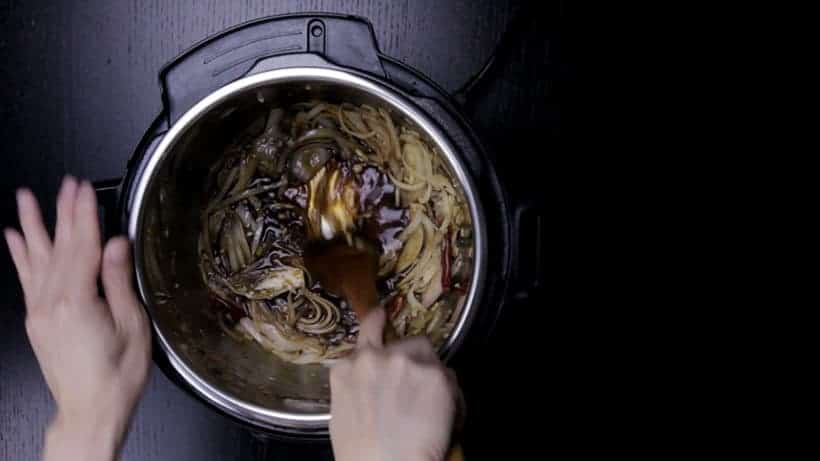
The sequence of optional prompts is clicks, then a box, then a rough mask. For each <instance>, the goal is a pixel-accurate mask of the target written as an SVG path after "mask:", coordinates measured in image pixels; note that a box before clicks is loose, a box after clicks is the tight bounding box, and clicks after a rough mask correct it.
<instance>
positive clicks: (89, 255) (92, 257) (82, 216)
mask: <svg viewBox="0 0 820 461" xmlns="http://www.w3.org/2000/svg"><path fill="white" fill-rule="evenodd" d="M73 219H74V231H73V232H74V235H73V236H72V242H73V246H74V251H73V254H74V259H75V260H76V262H75V264H76V267H75V270H74V274H75V277H76V278H75V281H76V285H75V286H76V287H77V289H78V290H83V291H84V292H89V291H94V292H95V293H96V288H97V275H98V274H99V271H100V254H101V252H102V250H101V249H100V223H99V217H98V216H97V196H96V194H95V193H94V189H93V188H92V187H91V183H89V182H88V181H83V182H82V184H81V185H80V186H79V190H78V191H77V200H76V203H75V205H74V218H73Z"/></svg>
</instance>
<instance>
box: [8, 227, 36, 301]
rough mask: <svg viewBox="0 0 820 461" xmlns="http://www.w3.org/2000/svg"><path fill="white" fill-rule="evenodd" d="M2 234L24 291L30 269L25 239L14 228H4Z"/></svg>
mask: <svg viewBox="0 0 820 461" xmlns="http://www.w3.org/2000/svg"><path fill="white" fill-rule="evenodd" d="M3 234H4V235H5V237H6V244H7V245H8V247H9V253H11V260H12V261H13V262H14V267H15V268H17V276H18V277H20V284H21V285H23V290H24V291H25V286H26V283H27V281H28V278H29V271H30V268H29V261H28V249H26V241H25V240H23V236H22V235H20V233H19V232H17V231H16V230H14V229H6V230H5V231H3Z"/></svg>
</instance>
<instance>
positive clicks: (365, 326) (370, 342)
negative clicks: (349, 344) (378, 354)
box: [358, 308, 387, 348]
mask: <svg viewBox="0 0 820 461" xmlns="http://www.w3.org/2000/svg"><path fill="white" fill-rule="evenodd" d="M386 320H387V313H386V312H385V310H384V309H381V308H379V309H373V310H372V311H370V313H369V314H367V316H365V318H364V319H363V320H362V321H361V325H360V326H359V340H358V345H359V347H362V346H372V347H377V348H381V347H384V340H383V337H384V322H385V321H386Z"/></svg>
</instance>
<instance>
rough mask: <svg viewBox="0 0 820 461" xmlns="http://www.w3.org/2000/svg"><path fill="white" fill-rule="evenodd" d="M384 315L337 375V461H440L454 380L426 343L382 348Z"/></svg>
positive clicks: (366, 327)
mask: <svg viewBox="0 0 820 461" xmlns="http://www.w3.org/2000/svg"><path fill="white" fill-rule="evenodd" d="M385 317H386V314H385V311H384V309H374V310H373V311H372V312H371V313H370V314H369V315H368V316H367V317H366V318H365V319H364V321H363V322H362V325H361V327H360V329H359V348H358V350H357V352H356V353H355V355H353V357H352V358H350V359H346V360H342V361H340V362H339V363H337V364H336V365H334V366H333V368H332V369H331V370H330V390H331V402H330V412H331V420H330V438H331V441H332V444H333V452H334V455H335V457H336V460H337V461H351V460H357V461H358V460H361V461H376V460H378V461H383V460H388V459H389V460H399V461H402V460H408V461H410V460H412V461H440V460H443V459H444V456H445V454H446V453H447V449H448V447H449V443H450V436H451V431H452V426H453V422H454V418H455V413H456V402H457V400H456V398H457V396H459V395H460V394H459V393H458V392H457V386H456V385H455V378H454V377H453V376H454V375H453V374H452V372H450V370H448V369H446V368H444V366H443V365H442V364H441V362H440V361H439V359H438V357H437V355H436V353H435V351H434V350H433V348H432V346H431V345H430V341H429V340H428V339H427V338H424V337H416V338H410V339H405V340H402V341H399V342H395V343H392V344H389V345H387V346H386V347H385V346H384V345H383V344H382V333H383V329H384V325H385Z"/></svg>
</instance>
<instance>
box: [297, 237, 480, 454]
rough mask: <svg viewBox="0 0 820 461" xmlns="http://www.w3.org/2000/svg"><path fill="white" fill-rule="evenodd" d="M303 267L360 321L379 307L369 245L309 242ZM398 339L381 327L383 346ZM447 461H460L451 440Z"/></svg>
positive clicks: (374, 257) (458, 447)
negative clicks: (340, 299)
mask: <svg viewBox="0 0 820 461" xmlns="http://www.w3.org/2000/svg"><path fill="white" fill-rule="evenodd" d="M304 259H305V267H306V268H307V270H308V272H310V275H311V276H313V277H314V278H315V279H317V280H318V281H319V283H321V284H322V286H323V287H324V288H325V289H327V290H329V291H331V292H332V293H335V294H337V295H339V296H342V297H343V298H345V299H347V301H348V302H349V303H350V307H351V308H352V309H353V311H354V312H355V313H356V315H358V316H359V319H360V320H361V319H363V318H364V317H365V316H366V315H367V314H368V313H369V312H371V311H372V310H373V309H383V307H382V306H380V305H379V296H378V292H377V290H376V276H377V271H378V265H379V262H378V261H379V257H378V255H377V254H376V250H375V249H374V248H373V246H372V245H369V244H367V243H365V242H363V241H362V240H360V239H354V245H353V246H351V245H349V244H348V243H347V242H346V241H344V240H338V239H337V240H333V241H330V242H314V243H311V244H310V245H309V246H308V248H307V249H306V250H305V252H304ZM397 339H399V337H398V334H396V330H395V329H394V328H393V324H391V323H390V320H387V322H386V323H385V326H384V343H385V344H388V343H390V342H392V341H395V340H397ZM445 459H446V460H447V461H463V460H464V454H463V452H462V450H461V445H460V444H459V443H458V442H457V441H453V443H452V445H451V446H450V450H449V451H448V453H447V457H446V458H445Z"/></svg>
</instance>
